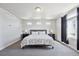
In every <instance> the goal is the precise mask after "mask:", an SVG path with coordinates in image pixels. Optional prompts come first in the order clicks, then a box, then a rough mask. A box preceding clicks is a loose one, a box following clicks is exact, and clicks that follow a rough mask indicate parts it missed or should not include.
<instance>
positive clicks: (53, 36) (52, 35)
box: [48, 34, 56, 40]
mask: <svg viewBox="0 0 79 59" xmlns="http://www.w3.org/2000/svg"><path fill="white" fill-rule="evenodd" d="M48 35H49V36H51V37H52V38H53V39H54V40H56V38H55V34H48Z"/></svg>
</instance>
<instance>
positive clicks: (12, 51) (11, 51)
mask: <svg viewBox="0 0 79 59" xmlns="http://www.w3.org/2000/svg"><path fill="white" fill-rule="evenodd" d="M0 56H79V53H77V52H75V51H74V50H72V49H70V48H68V47H66V46H64V45H62V44H60V43H58V42H55V44H54V48H53V49H51V47H38V48H36V47H27V48H25V49H20V48H6V49H4V50H2V51H0Z"/></svg>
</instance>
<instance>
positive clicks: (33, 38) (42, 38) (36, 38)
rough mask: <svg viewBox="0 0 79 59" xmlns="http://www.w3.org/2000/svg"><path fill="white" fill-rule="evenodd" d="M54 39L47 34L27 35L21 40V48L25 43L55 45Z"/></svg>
mask: <svg viewBox="0 0 79 59" xmlns="http://www.w3.org/2000/svg"><path fill="white" fill-rule="evenodd" d="M53 43H54V40H53V38H52V37H50V36H49V35H47V34H40V35H34V34H31V35H29V36H27V37H25V38H24V39H23V40H22V42H21V48H22V47H24V46H25V45H53Z"/></svg>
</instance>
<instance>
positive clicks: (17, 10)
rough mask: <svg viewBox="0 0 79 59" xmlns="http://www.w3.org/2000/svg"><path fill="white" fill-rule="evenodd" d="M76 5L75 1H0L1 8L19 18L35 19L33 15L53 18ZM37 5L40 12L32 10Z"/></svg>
mask: <svg viewBox="0 0 79 59" xmlns="http://www.w3.org/2000/svg"><path fill="white" fill-rule="evenodd" d="M77 5H78V4H76V3H0V7H1V8H4V9H6V10H8V11H9V12H11V13H12V14H14V15H16V16H17V17H18V18H21V19H32V18H33V19H35V17H41V18H44V19H54V18H56V17H58V16H60V15H62V14H64V13H66V12H68V11H69V10H70V9H72V8H74V7H76V6H77ZM38 6H39V7H40V8H41V10H42V11H41V12H40V14H38V13H36V12H35V10H34V8H35V7H38Z"/></svg>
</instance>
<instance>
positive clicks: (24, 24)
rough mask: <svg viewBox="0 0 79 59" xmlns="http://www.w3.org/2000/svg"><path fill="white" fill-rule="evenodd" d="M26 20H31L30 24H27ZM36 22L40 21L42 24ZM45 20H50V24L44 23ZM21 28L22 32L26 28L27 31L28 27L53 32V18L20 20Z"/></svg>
mask: <svg viewBox="0 0 79 59" xmlns="http://www.w3.org/2000/svg"><path fill="white" fill-rule="evenodd" d="M28 22H31V23H32V25H27V23H28ZM37 22H41V23H42V24H41V25H37V24H36V23H37ZM46 22H50V23H51V24H50V25H46ZM22 27H23V28H22V29H23V32H24V31H25V30H27V32H29V30H30V29H46V30H48V33H49V32H50V31H52V32H53V33H55V30H56V29H55V20H52V21H51V20H41V21H39V20H22Z"/></svg>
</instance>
